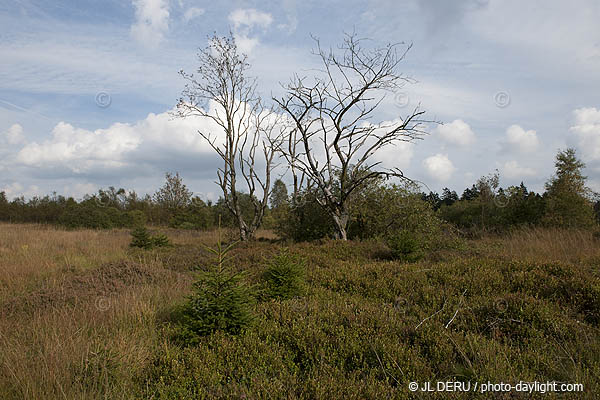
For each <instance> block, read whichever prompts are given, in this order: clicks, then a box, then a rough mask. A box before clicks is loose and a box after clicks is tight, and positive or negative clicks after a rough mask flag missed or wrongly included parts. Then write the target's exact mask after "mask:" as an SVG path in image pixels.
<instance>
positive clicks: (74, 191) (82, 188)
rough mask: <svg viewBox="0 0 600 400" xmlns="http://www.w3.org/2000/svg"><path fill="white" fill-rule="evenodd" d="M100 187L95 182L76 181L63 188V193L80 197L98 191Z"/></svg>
mask: <svg viewBox="0 0 600 400" xmlns="http://www.w3.org/2000/svg"><path fill="white" fill-rule="evenodd" d="M98 189H99V187H98V185H94V184H93V183H75V184H72V185H66V186H65V187H64V188H63V195H64V196H72V197H73V198H76V199H80V198H82V197H83V196H85V195H86V194H92V193H96V192H97V191H98Z"/></svg>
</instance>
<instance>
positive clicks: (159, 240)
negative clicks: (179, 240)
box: [151, 233, 171, 247]
mask: <svg viewBox="0 0 600 400" xmlns="http://www.w3.org/2000/svg"><path fill="white" fill-rule="evenodd" d="M151 240H152V246H153V247H167V246H171V242H169V238H168V237H167V235H165V234H162V233H159V234H157V235H154V236H152V238H151Z"/></svg>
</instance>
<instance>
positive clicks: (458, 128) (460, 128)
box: [435, 119, 475, 146]
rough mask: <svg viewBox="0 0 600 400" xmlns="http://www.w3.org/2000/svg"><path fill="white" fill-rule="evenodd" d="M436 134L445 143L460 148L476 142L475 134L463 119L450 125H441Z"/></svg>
mask: <svg viewBox="0 0 600 400" xmlns="http://www.w3.org/2000/svg"><path fill="white" fill-rule="evenodd" d="M435 132H436V133H437V134H438V135H439V136H440V137H441V138H442V139H443V140H444V141H446V142H448V143H452V144H456V145H459V146H468V145H470V144H472V143H473V142H475V133H473V130H471V127H470V126H469V124H467V123H466V122H465V121H463V120H462V119H455V120H454V121H452V122H450V123H449V124H444V125H439V126H438V127H437V128H436V129H435Z"/></svg>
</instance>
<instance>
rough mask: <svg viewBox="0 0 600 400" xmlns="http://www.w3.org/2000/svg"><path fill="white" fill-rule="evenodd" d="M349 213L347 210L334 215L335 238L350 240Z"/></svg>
mask: <svg viewBox="0 0 600 400" xmlns="http://www.w3.org/2000/svg"><path fill="white" fill-rule="evenodd" d="M348 219H349V215H348V212H347V211H342V212H340V213H339V215H338V214H337V213H336V214H334V215H333V221H334V222H335V228H336V231H337V232H336V233H335V238H336V239H337V240H348V233H347V231H346V229H347V227H348Z"/></svg>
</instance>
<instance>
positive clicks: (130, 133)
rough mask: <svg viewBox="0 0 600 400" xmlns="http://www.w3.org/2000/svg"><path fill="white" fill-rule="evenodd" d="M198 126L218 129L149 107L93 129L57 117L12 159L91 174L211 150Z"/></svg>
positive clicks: (21, 162)
mask: <svg viewBox="0 0 600 400" xmlns="http://www.w3.org/2000/svg"><path fill="white" fill-rule="evenodd" d="M198 129H202V130H204V131H210V132H213V133H214V132H218V128H217V127H216V126H215V124H214V123H212V122H211V121H209V120H206V119H205V120H200V119H198V118H186V119H179V118H177V119H173V118H172V116H171V115H170V113H169V112H165V113H162V114H152V113H151V114H148V116H147V117H146V118H145V119H144V120H141V121H139V122H137V123H136V124H123V123H115V124H113V125H111V126H110V127H108V128H106V129H98V130H95V131H90V130H86V129H81V128H76V127H74V126H72V125H71V124H68V123H66V122H60V123H59V124H57V125H56V126H55V127H54V129H53V130H52V137H51V138H50V139H49V140H46V141H44V142H42V143H37V142H30V143H27V144H25V145H24V146H23V148H22V149H21V150H20V151H19V152H18V154H17V157H16V161H17V162H18V163H20V164H22V165H25V166H30V167H37V168H60V169H63V170H67V171H70V173H75V174H93V173H95V172H98V171H103V170H120V169H123V168H134V167H139V164H145V163H148V164H152V163H155V162H158V161H160V160H164V159H168V158H170V157H173V154H178V155H179V156H180V157H186V156H189V157H198V155H202V154H206V153H210V152H212V150H211V149H210V148H209V145H208V144H207V143H206V142H205V141H204V139H202V137H201V136H200V135H199V134H198Z"/></svg>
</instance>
